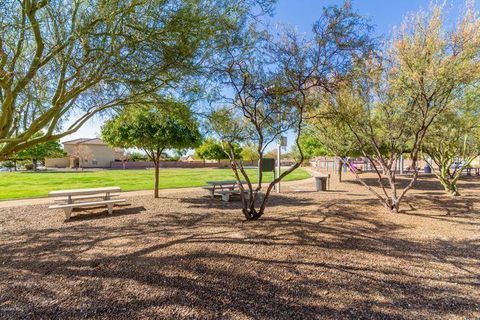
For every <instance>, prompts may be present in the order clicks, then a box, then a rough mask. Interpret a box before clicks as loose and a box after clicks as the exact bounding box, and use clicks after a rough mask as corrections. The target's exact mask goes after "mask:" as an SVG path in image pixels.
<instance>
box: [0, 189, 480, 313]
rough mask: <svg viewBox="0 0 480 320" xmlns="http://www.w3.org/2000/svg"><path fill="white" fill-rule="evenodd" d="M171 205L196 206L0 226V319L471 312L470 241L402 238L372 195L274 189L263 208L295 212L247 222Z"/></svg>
mask: <svg viewBox="0 0 480 320" xmlns="http://www.w3.org/2000/svg"><path fill="white" fill-rule="evenodd" d="M180 201H181V202H182V203H183V205H188V206H189V208H197V209H199V208H202V210H200V209H199V210H191V211H190V213H185V212H183V211H182V212H180V211H179V212H177V211H176V210H175V208H171V210H170V211H168V212H162V213H161V214H160V213H158V212H147V213H145V214H142V215H137V213H139V212H141V211H143V210H144V208H142V207H134V208H123V209H121V210H118V209H117V216H121V215H123V216H126V215H132V219H125V220H122V221H123V223H122V224H120V225H109V224H108V223H105V224H100V225H99V224H94V222H98V221H95V219H97V218H93V221H88V220H89V219H84V218H82V220H85V221H83V222H84V223H81V224H75V225H66V226H63V227H61V228H53V227H52V228H46V229H39V230H30V229H28V230H27V229H25V230H18V231H15V232H14V233H9V234H8V236H5V235H3V236H1V238H0V240H1V241H0V261H1V264H0V276H1V279H2V280H1V282H0V289H1V290H2V295H1V297H0V317H1V318H8V319H12V318H81V317H89V318H115V319H119V318H122V319H129V318H141V317H146V318H153V317H159V318H177V319H178V318H180V319H183V318H185V319H191V318H211V319H213V318H223V319H231V318H250V319H330V318H332V319H333V318H347V319H411V318H429V317H434V318H436V317H437V316H438V318H444V317H445V316H448V317H454V316H455V317H463V316H473V315H475V314H478V312H479V304H480V297H479V295H478V294H474V293H475V292H478V288H479V286H480V283H479V277H480V274H479V268H478V263H479V261H480V240H475V241H473V240H472V241H455V240H451V241H447V240H443V239H441V238H438V239H436V240H430V241H419V240H417V241H413V240H410V239H409V238H408V236H399V235H397V233H398V232H404V233H407V234H408V232H409V227H407V226H404V225H400V224H397V223H394V222H389V221H387V220H382V219H379V217H378V216H375V215H374V214H370V213H368V212H369V208H374V207H377V206H378V204H377V202H376V201H375V200H368V199H367V200H358V199H356V200H348V199H336V200H330V201H324V202H322V203H320V204H318V205H316V206H315V209H311V208H312V206H313V205H314V203H313V202H312V200H311V199H304V198H303V197H299V198H295V199H293V198H291V197H284V196H279V195H275V196H272V203H271V206H273V207H275V206H279V205H283V206H286V207H287V209H288V208H291V209H292V211H291V212H290V211H289V210H285V211H288V212H284V213H282V214H275V215H267V216H265V218H264V219H262V220H260V221H255V222H249V223H243V222H242V221H241V217H239V215H238V210H237V206H239V204H238V203H228V204H223V203H221V202H217V201H210V200H209V199H205V198H200V199H196V198H191V199H183V200H180ZM306 201H307V202H306ZM306 204H309V205H311V206H310V207H308V208H303V207H305V206H306ZM224 205H225V206H227V207H228V208H227V209H228V210H227V209H224V207H223V206H224ZM432 205H433V203H432ZM295 206H299V208H297V209H295V210H296V211H293V210H294V207H295ZM302 206H303V207H302ZM355 207H362V208H366V210H365V211H363V212H362V213H359V212H358V211H356V210H355V209H354V208H355ZM218 209H224V210H218ZM230 209H234V210H230ZM225 211H227V212H225ZM233 214H236V216H235V217H233V216H232V215H233ZM100 215H101V214H100ZM123 218H126V217H123ZM107 221H110V220H107ZM100 222H101V221H100Z"/></svg>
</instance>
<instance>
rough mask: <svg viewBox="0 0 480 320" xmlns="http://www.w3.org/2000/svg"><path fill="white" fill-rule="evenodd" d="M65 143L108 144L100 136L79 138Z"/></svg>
mask: <svg viewBox="0 0 480 320" xmlns="http://www.w3.org/2000/svg"><path fill="white" fill-rule="evenodd" d="M63 144H95V145H102V146H105V145H107V144H106V143H105V142H103V140H102V139H99V138H78V139H74V140H70V141H65V142H63Z"/></svg>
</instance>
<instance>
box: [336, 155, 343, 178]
mask: <svg viewBox="0 0 480 320" xmlns="http://www.w3.org/2000/svg"><path fill="white" fill-rule="evenodd" d="M342 169H343V161H342V158H338V168H337V170H338V171H337V173H338V182H342Z"/></svg>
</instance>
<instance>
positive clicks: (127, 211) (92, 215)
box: [65, 204, 146, 223]
mask: <svg viewBox="0 0 480 320" xmlns="http://www.w3.org/2000/svg"><path fill="white" fill-rule="evenodd" d="M144 211H146V209H145V207H143V206H141V207H131V206H130V205H128V204H117V205H115V207H114V208H113V211H112V213H111V214H109V213H108V210H107V209H105V206H98V207H89V208H75V209H74V210H73V212H72V216H71V217H70V219H69V220H66V221H65V222H66V223H69V222H76V221H88V220H96V219H114V218H116V217H119V216H124V215H135V214H139V213H141V212H144Z"/></svg>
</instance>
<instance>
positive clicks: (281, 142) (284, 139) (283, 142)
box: [277, 136, 287, 193]
mask: <svg viewBox="0 0 480 320" xmlns="http://www.w3.org/2000/svg"><path fill="white" fill-rule="evenodd" d="M286 146H287V137H283V136H281V137H280V139H279V141H278V145H277V178H278V177H280V174H281V156H282V147H286ZM277 193H280V181H278V183H277Z"/></svg>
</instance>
